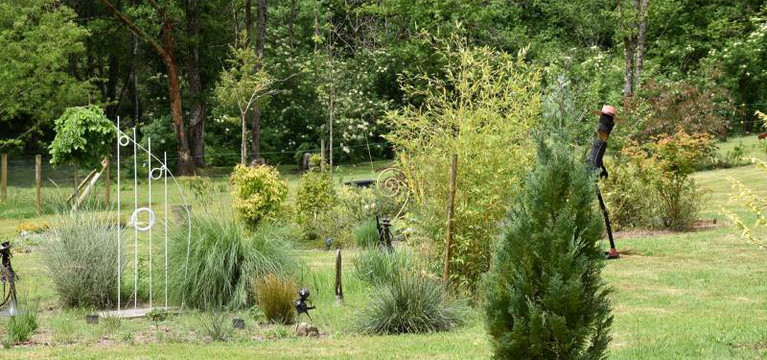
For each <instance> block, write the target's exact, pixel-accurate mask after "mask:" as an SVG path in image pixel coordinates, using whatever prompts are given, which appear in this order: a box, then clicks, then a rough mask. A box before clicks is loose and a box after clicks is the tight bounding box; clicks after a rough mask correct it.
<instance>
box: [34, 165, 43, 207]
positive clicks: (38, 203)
mask: <svg viewBox="0 0 767 360" xmlns="http://www.w3.org/2000/svg"><path fill="white" fill-rule="evenodd" d="M42 185H43V160H42V155H35V210H36V211H37V213H38V214H40V213H41V212H42V211H43V200H42V197H41V194H40V191H41V189H40V188H41V187H42Z"/></svg>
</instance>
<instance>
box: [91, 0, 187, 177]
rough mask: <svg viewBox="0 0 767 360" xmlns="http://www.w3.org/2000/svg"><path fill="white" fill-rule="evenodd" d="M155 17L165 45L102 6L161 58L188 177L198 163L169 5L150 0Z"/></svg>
mask: <svg viewBox="0 0 767 360" xmlns="http://www.w3.org/2000/svg"><path fill="white" fill-rule="evenodd" d="M150 2H151V4H152V7H153V8H154V10H155V13H156V15H157V16H158V18H159V19H160V21H161V29H162V30H161V33H162V42H160V41H158V40H157V39H155V38H154V37H153V36H151V35H149V34H147V33H146V32H145V31H144V29H142V28H141V27H140V26H138V25H137V24H136V23H135V22H134V21H133V20H131V19H130V18H128V17H127V16H126V15H125V13H123V12H122V11H120V10H119V9H117V7H115V5H114V4H112V2H110V0H101V3H103V4H104V6H106V7H107V9H108V10H109V11H110V12H111V13H112V15H114V17H115V18H116V19H117V20H118V21H120V22H121V23H123V25H125V26H126V27H127V28H128V29H129V30H130V31H131V32H132V33H133V34H134V35H136V36H138V37H139V38H140V39H142V40H144V41H145V42H146V43H148V44H149V45H150V47H151V48H152V49H153V50H154V51H155V52H156V53H157V55H159V56H160V58H161V59H162V62H163V64H165V68H166V70H167V73H168V74H167V75H168V92H169V95H170V108H171V115H172V118H173V130H174V132H175V134H176V138H177V140H178V157H179V158H178V166H179V171H180V172H181V174H185V175H189V174H193V173H194V172H195V163H194V161H193V159H192V156H191V153H190V151H189V142H188V141H187V137H186V133H185V130H184V127H185V123H184V114H183V108H182V106H181V84H180V82H179V66H178V61H177V59H176V45H175V39H174V25H173V21H172V20H171V18H170V16H169V14H168V12H167V5H160V4H158V3H157V2H156V1H155V0H150Z"/></svg>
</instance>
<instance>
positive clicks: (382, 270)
mask: <svg viewBox="0 0 767 360" xmlns="http://www.w3.org/2000/svg"><path fill="white" fill-rule="evenodd" d="M416 265H417V264H416V259H415V256H414V254H413V253H412V252H411V251H410V250H408V249H407V248H398V249H394V250H391V251H387V250H382V249H370V250H367V251H365V252H364V253H362V255H360V257H359V258H357V260H356V261H355V263H354V270H355V272H354V273H355V274H356V276H357V277H359V278H360V280H362V281H365V282H367V283H369V284H372V285H380V284H388V283H392V282H396V281H397V280H398V279H399V278H400V277H401V276H402V274H403V273H404V272H413V271H415V269H414V267H415V266H416Z"/></svg>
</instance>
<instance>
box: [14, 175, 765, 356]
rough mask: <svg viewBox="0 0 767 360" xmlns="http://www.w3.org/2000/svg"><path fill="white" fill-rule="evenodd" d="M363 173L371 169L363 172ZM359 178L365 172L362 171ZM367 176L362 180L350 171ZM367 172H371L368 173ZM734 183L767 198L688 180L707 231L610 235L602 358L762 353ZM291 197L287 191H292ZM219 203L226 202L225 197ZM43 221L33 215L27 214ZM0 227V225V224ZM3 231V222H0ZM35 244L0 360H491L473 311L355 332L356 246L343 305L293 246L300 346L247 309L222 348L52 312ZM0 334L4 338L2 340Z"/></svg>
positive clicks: (756, 179) (718, 182)
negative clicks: (730, 214) (242, 326)
mask: <svg viewBox="0 0 767 360" xmlns="http://www.w3.org/2000/svg"><path fill="white" fill-rule="evenodd" d="M368 169H369V168H368ZM368 172H369V170H368ZM357 175H358V176H365V174H364V173H360V174H357ZM367 175H368V176H369V175H370V174H369V173H368V174H367ZM729 176H732V177H734V178H736V179H738V180H740V181H742V182H744V183H745V184H746V185H748V186H750V187H751V188H752V189H753V190H754V191H755V192H756V193H757V194H759V195H763V196H767V174H764V173H762V172H761V171H759V170H757V169H754V167H753V166H748V167H740V168H733V169H726V170H714V171H707V172H701V173H698V174H696V179H697V181H698V182H699V184H701V185H702V186H704V187H706V188H708V189H710V193H709V195H708V196H707V197H706V198H705V199H704V201H705V209H704V211H703V212H702V214H701V218H703V219H707V220H711V219H716V220H717V221H716V222H717V224H716V225H714V226H709V227H706V228H703V229H700V230H698V231H691V232H686V233H667V232H635V233H628V234H622V235H621V236H620V237H619V239H618V247H619V250H620V251H621V252H622V253H623V255H622V257H621V258H620V259H619V260H615V261H609V262H608V263H607V265H606V267H605V269H604V277H605V279H606V281H607V282H608V283H609V284H610V286H611V287H612V288H613V289H614V292H613V294H612V306H613V314H614V316H615V322H614V325H613V329H612V336H613V341H612V343H611V345H610V349H609V356H610V358H611V359H762V358H767V304H766V303H765V300H766V296H767V281H765V279H767V267H766V266H765V265H766V264H767V249H760V248H758V247H756V246H754V245H752V244H750V243H747V242H746V241H745V240H742V239H740V237H739V236H738V234H737V232H736V231H735V230H734V229H733V228H732V227H731V226H730V225H729V223H728V221H727V219H726V218H725V217H724V216H723V215H722V214H721V210H720V209H721V208H722V207H727V208H729V209H732V210H734V211H735V212H737V213H740V214H743V215H746V216H747V218H748V219H753V216H749V215H748V212H747V211H746V210H745V209H744V208H742V207H740V206H738V205H737V203H731V202H730V201H729V196H730V192H731V191H732V190H731V183H730V182H729V181H728V180H727V179H728V177H729ZM291 190H292V189H291ZM224 201H225V200H224ZM28 220H31V221H41V220H42V218H33V219H28ZM0 221H2V220H0ZM0 226H2V225H0ZM40 256H41V254H40V252H39V251H37V250H36V249H35V248H32V249H31V252H29V253H17V254H16V256H15V257H14V265H15V268H16V270H17V271H18V272H19V273H20V274H21V276H22V277H23V281H22V282H21V283H20V285H19V289H20V292H21V294H22V296H25V297H32V298H36V299H39V300H40V302H41V309H42V312H41V315H40V317H41V329H40V330H39V331H38V333H37V334H36V335H35V336H34V337H33V339H32V343H31V344H28V345H22V346H17V347H14V348H12V349H10V350H0V358H3V359H6V358H7V359H48V358H57V359H59V358H61V359H105V358H107V359H146V358H153V359H154V358H156V359H178V358H183V359H213V358H216V359H228V358H233V359H234V358H253V359H297V358H312V359H486V358H489V357H490V356H491V348H490V345H489V340H488V338H487V336H486V334H485V331H484V327H483V321H482V316H483V313H482V310H481V308H477V309H475V310H474V311H473V312H472V313H470V314H469V319H468V321H467V325H465V326H464V327H462V328H460V329H458V330H455V331H451V332H446V333H432V334H422V335H399V336H366V335H364V334H359V333H357V332H356V331H355V329H354V324H355V314H356V313H357V312H358V311H359V310H360V309H361V308H362V307H364V306H365V304H366V300H367V299H366V295H367V293H368V292H369V290H370V289H369V287H368V286H367V285H366V284H364V283H362V282H360V281H359V280H357V279H356V277H355V276H354V274H353V266H352V263H353V261H354V258H355V257H356V256H358V252H357V251H355V250H345V251H344V264H345V267H344V293H345V295H346V297H345V301H344V303H343V304H341V305H338V304H336V303H335V299H334V296H333V259H334V253H333V252H326V251H320V250H301V251H297V256H299V257H300V258H301V259H303V261H304V263H305V264H306V268H305V269H304V270H303V271H302V272H301V273H302V275H301V278H300V279H298V280H299V283H300V284H302V285H304V286H308V287H310V288H311V289H312V299H313V300H314V301H315V305H317V307H318V308H317V310H315V311H313V312H312V317H313V319H314V323H315V324H316V325H318V326H319V328H320V330H321V332H323V333H327V335H324V336H323V337H321V338H319V339H298V338H295V336H293V335H292V332H293V327H292V326H287V327H282V326H274V325H257V324H256V323H255V321H254V320H253V319H252V318H251V317H250V314H248V313H247V312H246V311H243V312H241V313H232V314H231V316H232V317H234V316H239V317H243V318H245V319H246V322H247V325H246V326H247V329H246V330H244V331H238V332H236V333H235V336H234V339H233V340H232V341H230V342H227V343H212V342H210V341H208V340H207V339H206V337H205V336H204V334H201V333H199V324H200V315H199V314H198V313H196V312H185V313H183V314H181V315H178V316H175V317H172V318H171V319H170V320H166V321H163V322H160V323H153V322H151V321H150V320H148V319H136V320H123V321H121V322H120V323H119V324H118V325H117V326H115V325H114V324H111V325H109V324H104V321H102V324H100V325H95V326H94V325H86V324H85V321H84V315H85V314H86V313H87V312H88V311H87V310H76V311H73V310H62V309H60V308H59V307H58V305H57V301H56V296H55V294H54V292H53V290H52V289H51V288H50V281H49V280H48V279H47V278H46V277H45V276H44V272H43V269H42V265H41V264H42V259H41V258H40ZM0 332H2V330H0ZM0 335H2V334H0Z"/></svg>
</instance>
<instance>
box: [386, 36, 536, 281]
mask: <svg viewBox="0 0 767 360" xmlns="http://www.w3.org/2000/svg"><path fill="white" fill-rule="evenodd" d="M437 53H438V56H440V57H441V58H442V59H444V60H443V64H444V66H443V68H442V69H441V70H442V72H441V74H440V75H439V76H430V75H424V76H420V77H416V78H415V79H412V80H413V81H412V82H405V83H404V84H403V86H402V87H403V90H404V92H405V95H406V96H407V97H412V98H418V99H423V101H422V103H423V105H412V106H406V107H404V108H403V109H401V110H399V111H396V112H390V113H389V114H388V115H387V122H388V123H391V124H392V126H393V129H392V131H391V133H390V134H389V135H387V136H386V138H387V139H388V140H389V141H391V142H392V144H393V146H394V148H395V150H396V152H397V164H398V165H399V166H400V167H401V169H402V171H403V172H404V174H405V178H406V180H407V183H408V185H409V187H410V190H411V192H412V199H413V203H414V206H415V209H414V210H413V215H414V217H413V221H412V222H411V223H410V226H412V227H413V228H414V230H415V234H414V237H413V239H414V240H416V241H421V242H422V243H424V244H425V245H427V246H430V249H431V251H430V252H429V255H431V257H432V259H434V261H435V262H438V261H440V259H442V257H443V256H444V253H445V249H444V243H445V241H444V239H445V234H446V230H447V223H446V221H445V216H446V209H447V199H448V191H449V187H450V181H449V171H448V169H450V162H451V156H450V155H451V154H457V155H458V173H457V190H456V195H455V204H456V205H455V217H454V223H453V224H454V227H453V233H454V236H453V246H454V247H455V248H454V249H453V254H454V256H453V257H451V259H450V268H451V269H450V274H451V277H452V279H451V283H453V284H457V285H458V286H462V287H464V288H468V289H473V288H474V287H475V285H476V281H477V280H478V279H479V277H480V275H481V274H482V273H484V272H485V271H487V269H488V267H489V265H490V260H489V259H490V256H489V254H490V251H491V249H492V244H493V243H494V242H495V240H494V239H495V236H496V233H497V231H496V230H497V224H498V222H499V220H501V219H502V218H503V215H504V214H505V213H506V210H507V204H506V199H508V198H510V197H511V196H512V195H513V194H514V193H515V185H516V184H517V183H518V182H519V181H520V179H521V178H522V176H523V175H524V174H525V173H526V172H527V169H528V168H529V164H530V162H531V160H532V151H530V150H529V145H530V144H531V141H530V136H529V130H530V128H531V127H532V126H533V125H535V124H536V123H538V122H539V119H540V117H541V105H540V103H541V99H540V91H539V83H540V75H539V72H538V71H537V70H535V69H532V68H530V67H528V65H526V64H525V63H524V62H523V61H521V60H520V59H517V58H515V57H514V56H511V55H509V54H507V53H503V52H498V51H495V50H492V49H489V48H486V47H470V46H468V45H466V44H465V43H464V42H462V41H460V40H456V41H452V42H451V43H449V44H444V46H442V47H441V48H439V49H437ZM422 84H428V86H426V88H423V86H421V85H422Z"/></svg>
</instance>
